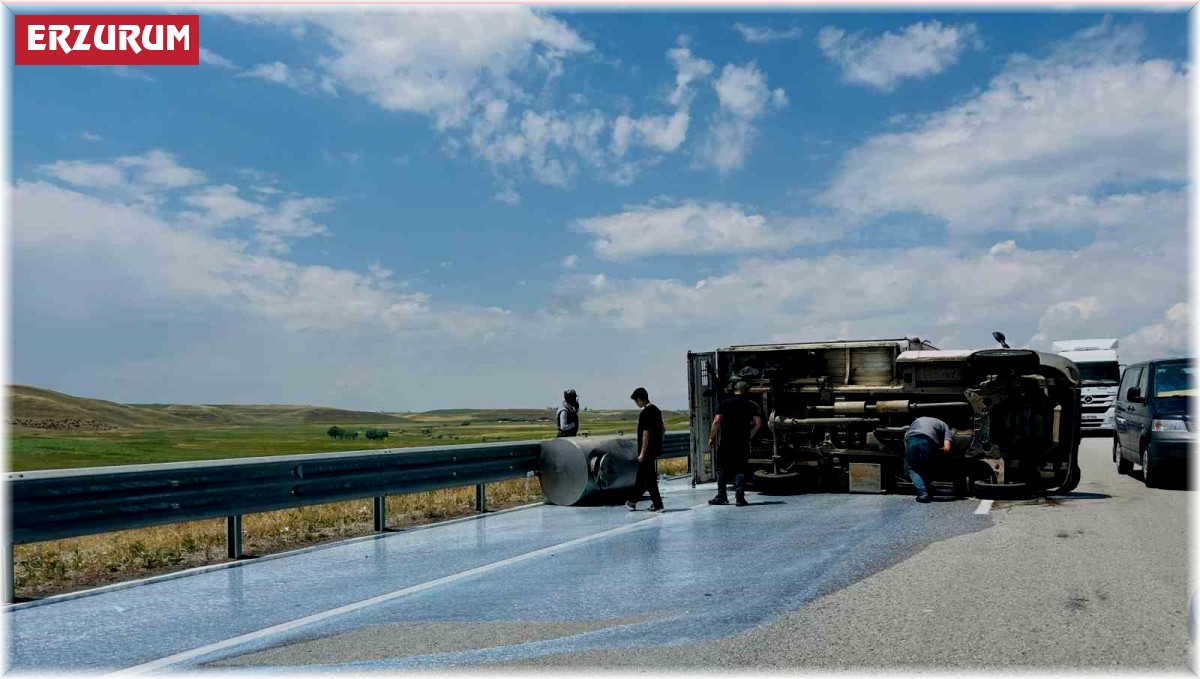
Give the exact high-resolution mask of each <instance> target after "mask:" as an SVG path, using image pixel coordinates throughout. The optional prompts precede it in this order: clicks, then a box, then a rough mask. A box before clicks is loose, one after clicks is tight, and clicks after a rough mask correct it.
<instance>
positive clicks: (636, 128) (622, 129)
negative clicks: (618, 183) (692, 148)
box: [612, 109, 691, 156]
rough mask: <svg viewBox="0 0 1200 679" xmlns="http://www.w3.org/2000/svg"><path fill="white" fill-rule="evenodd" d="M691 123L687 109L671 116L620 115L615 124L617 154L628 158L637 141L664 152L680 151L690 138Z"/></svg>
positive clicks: (615, 149)
mask: <svg viewBox="0 0 1200 679" xmlns="http://www.w3.org/2000/svg"><path fill="white" fill-rule="evenodd" d="M690 120H691V117H690V114H689V113H688V111H687V110H686V109H680V110H678V111H676V112H675V113H673V114H671V115H669V116H666V115H663V116H642V117H640V118H630V117H629V116H617V119H616V120H615V121H614V123H613V133H612V149H613V152H614V153H616V154H617V155H618V156H621V155H624V154H625V152H626V151H627V150H628V149H629V147H630V145H631V144H632V143H633V142H634V141H637V142H639V143H640V144H641V145H642V146H645V147H647V148H650V149H654V150H657V151H660V152H662V153H671V152H673V151H676V150H678V149H679V147H680V146H682V145H683V142H684V141H685V140H686V139H687V131H688V122H689V121H690Z"/></svg>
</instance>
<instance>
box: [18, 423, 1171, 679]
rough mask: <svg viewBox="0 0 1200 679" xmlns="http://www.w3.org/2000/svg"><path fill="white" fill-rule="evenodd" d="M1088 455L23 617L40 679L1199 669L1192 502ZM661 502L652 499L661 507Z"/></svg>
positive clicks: (501, 533) (675, 489)
mask: <svg viewBox="0 0 1200 679" xmlns="http://www.w3.org/2000/svg"><path fill="white" fill-rule="evenodd" d="M1109 446H1110V442H1109V440H1107V439H1088V440H1086V441H1085V443H1084V446H1083V448H1082V450H1081V466H1082V468H1083V481H1082V483H1081V485H1080V487H1079V489H1078V490H1077V491H1076V492H1075V493H1073V494H1071V495H1069V496H1067V497H1062V498H1055V499H1051V500H1046V501H1038V502H1025V503H1002V502H996V503H994V504H992V505H991V506H990V507H989V506H988V504H987V503H982V504H981V503H980V502H979V501H978V500H960V501H951V502H936V503H933V504H929V505H920V504H917V503H915V502H913V500H912V498H911V497H907V496H877V495H800V496H789V497H768V496H759V495H755V494H753V493H752V494H751V498H750V499H751V502H752V503H753V504H752V505H751V506H750V507H745V508H738V507H733V506H727V507H710V506H708V505H707V504H706V503H705V500H707V498H708V497H711V494H712V489H711V488H705V487H701V488H697V489H692V488H690V487H689V486H688V485H687V484H686V483H685V482H673V483H671V484H668V489H667V493H666V496H665V499H666V504H667V507H668V509H669V511H668V512H666V513H665V514H652V513H649V512H645V511H639V512H632V513H630V512H627V511H626V510H625V509H624V508H622V507H588V508H570V507H553V506H536V507H530V508H526V509H520V510H516V511H508V512H500V513H495V514H490V515H486V516H483V517H479V518H473V519H468V520H461V521H457V522H451V523H448V524H444V525H438V526H434V527H428V528H423V529H417V530H411V531H404V532H396V533H391V534H387V535H384V536H381V537H372V538H366V539H358V540H354V541H349V542H345V543H339V544H337V545H332V546H327V547H322V548H317V549H312V550H306V551H304V552H302V553H295V554H291V555H285V556H282V557H276V558H263V559H257V560H252V561H249V562H244V563H241V564H239V565H237V566H235V567H227V568H220V569H209V570H206V571H203V572H196V573H190V574H185V575H183V576H181V577H174V578H170V579H161V580H155V581H151V582H147V583H143V584H138V585H136V586H128V587H118V588H114V589H110V590H107V591H100V592H97V593H93V594H89V595H86V596H78V597H74V598H71V597H67V598H60V599H57V600H47V601H44V602H31V603H28V604H17V605H16V606H14V607H11V608H9V609H8V611H7V612H6V616H5V617H6V622H7V624H8V628H9V630H10V637H11V639H12V643H11V646H10V653H9V663H10V666H11V667H12V669H16V670H25V671H29V670H40V671H49V670H58V669H69V670H77V671H78V670H92V671H94V670H124V671H126V672H127V673H146V672H162V671H172V670H195V669H202V668H219V669H220V670H222V671H225V672H228V671H237V670H245V671H250V672H254V673H261V672H263V671H268V670H272V669H275V670H281V671H296V670H299V669H303V670H305V671H330V670H374V671H381V670H389V669H398V668H434V667H452V666H465V665H471V666H475V667H484V668H491V669H501V668H503V669H511V668H514V667H525V666H538V667H545V666H563V667H592V668H595V667H621V668H642V667H645V668H650V669H655V668H657V669H661V670H670V669H679V668H682V667H733V668H751V667H761V668H790V667H813V668H847V669H856V668H888V667H891V668H904V669H917V668H923V667H929V668H980V669H1001V670H1002V669H1008V668H1013V667H1025V668H1033V667H1040V668H1084V669H1093V668H1106V669H1107V668H1128V669H1134V668H1146V669H1158V670H1179V671H1184V670H1186V661H1187V651H1188V641H1187V632H1186V614H1187V597H1188V594H1189V592H1190V591H1191V589H1190V586H1189V579H1188V578H1189V576H1188V569H1187V521H1188V517H1187V506H1188V495H1189V494H1190V493H1188V492H1186V491H1180V490H1151V489H1146V488H1145V487H1144V486H1143V485H1142V483H1141V481H1140V480H1139V479H1137V478H1134V477H1121V476H1118V475H1117V474H1116V471H1115V465H1113V464H1112V462H1111V457H1110V449H1109ZM646 504H647V503H643V504H642V507H643V508H644V507H645V506H646Z"/></svg>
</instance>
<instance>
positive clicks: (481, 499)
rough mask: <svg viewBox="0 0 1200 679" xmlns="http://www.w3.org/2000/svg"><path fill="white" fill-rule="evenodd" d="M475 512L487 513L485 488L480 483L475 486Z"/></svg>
mask: <svg viewBox="0 0 1200 679" xmlns="http://www.w3.org/2000/svg"><path fill="white" fill-rule="evenodd" d="M475 511H477V512H486V511H487V486H486V485H485V484H482V483H480V484H478V485H477V486H475Z"/></svg>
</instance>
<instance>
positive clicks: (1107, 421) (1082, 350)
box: [1051, 339, 1121, 436]
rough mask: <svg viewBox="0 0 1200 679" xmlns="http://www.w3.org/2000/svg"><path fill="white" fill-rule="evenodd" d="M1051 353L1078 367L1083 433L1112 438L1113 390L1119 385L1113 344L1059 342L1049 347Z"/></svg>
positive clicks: (1102, 340) (1109, 341) (1099, 341)
mask: <svg viewBox="0 0 1200 679" xmlns="http://www.w3.org/2000/svg"><path fill="white" fill-rule="evenodd" d="M1051 349H1052V350H1053V351H1054V353H1056V354H1058V355H1060V356H1062V357H1064V358H1066V359H1069V360H1070V361H1072V362H1074V363H1075V365H1077V366H1079V377H1080V379H1082V380H1083V383H1082V385H1081V388H1080V394H1079V399H1080V407H1081V409H1082V410H1081V413H1080V421H1079V426H1080V428H1081V429H1082V430H1083V432H1084V433H1096V434H1102V435H1107V436H1113V435H1115V424H1116V420H1115V411H1114V406H1115V404H1116V399H1117V386H1118V385H1119V384H1120V382H1121V366H1120V364H1119V363H1118V357H1117V340H1115V339H1084V340H1059V341H1057V342H1053V343H1051Z"/></svg>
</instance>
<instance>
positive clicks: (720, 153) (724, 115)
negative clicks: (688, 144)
mask: <svg viewBox="0 0 1200 679" xmlns="http://www.w3.org/2000/svg"><path fill="white" fill-rule="evenodd" d="M713 89H714V90H715V91H716V93H717V99H718V101H719V103H720V106H719V108H718V110H717V112H716V113H714V114H713V118H712V124H711V127H710V128H709V131H708V136H707V137H706V138H705V140H704V143H703V145H702V146H701V148H700V149H699V154H698V158H697V160H698V161H699V163H700V164H702V165H707V166H710V167H713V168H714V169H716V170H717V171H718V172H721V173H727V172H731V171H733V170H736V169H738V168H740V167H742V165H744V164H745V162H746V158H747V157H749V155H750V150H751V149H752V148H753V146H754V142H755V139H756V138H757V136H758V129H757V127H756V125H755V121H756V120H757V119H759V118H761V117H762V116H763V115H764V114H765V113H766V112H767V111H768V110H769V109H770V108H776V109H779V108H783V107H785V106H787V103H788V100H787V94H786V93H785V92H784V91H783V90H782V89H780V88H776V89H775V90H771V89H770V88H769V87H768V86H767V76H766V74H765V73H763V72H762V71H760V70H759V69H758V66H757V65H756V64H755V63H754V62H750V63H748V64H746V65H744V66H736V65H734V64H726V65H725V68H724V69H722V70H721V76H720V77H719V78H717V80H716V82H715V83H713Z"/></svg>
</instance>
